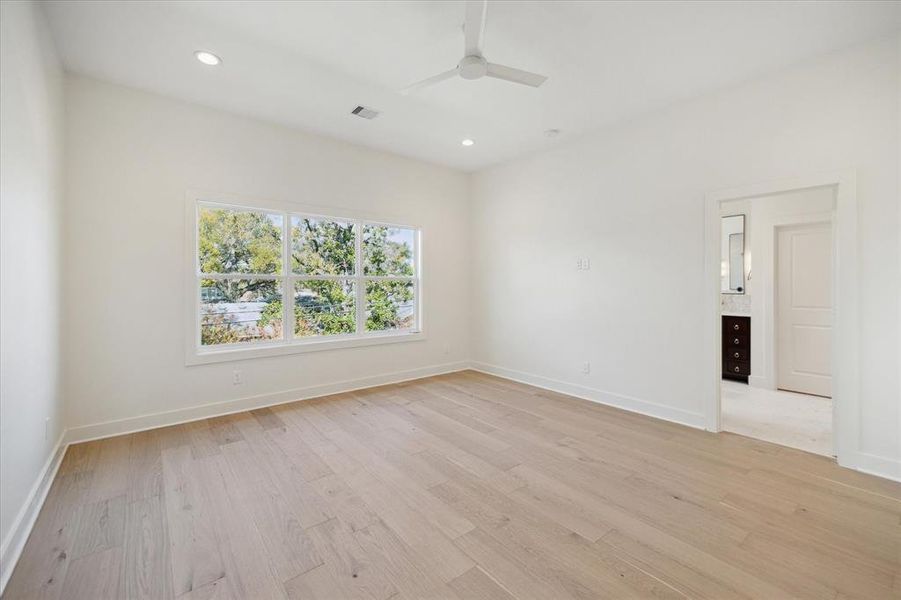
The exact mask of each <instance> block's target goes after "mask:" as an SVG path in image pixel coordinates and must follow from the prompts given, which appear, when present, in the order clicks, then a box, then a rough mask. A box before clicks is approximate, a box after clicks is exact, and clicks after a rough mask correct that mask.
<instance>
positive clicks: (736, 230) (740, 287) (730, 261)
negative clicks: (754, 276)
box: [720, 215, 745, 294]
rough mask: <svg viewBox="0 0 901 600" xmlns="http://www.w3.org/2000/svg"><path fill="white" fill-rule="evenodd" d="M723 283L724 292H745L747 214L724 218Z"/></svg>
mask: <svg viewBox="0 0 901 600" xmlns="http://www.w3.org/2000/svg"><path fill="white" fill-rule="evenodd" d="M721 243H722V253H721V261H722V264H721V284H720V292H722V293H723V294H744V293H745V216H744V215H732V216H730V217H723V219H722V242H721Z"/></svg>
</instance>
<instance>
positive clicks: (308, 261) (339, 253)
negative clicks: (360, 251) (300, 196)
mask: <svg viewBox="0 0 901 600" xmlns="http://www.w3.org/2000/svg"><path fill="white" fill-rule="evenodd" d="M355 262H356V244H355V240H354V224H353V223H343V222H341V221H322V220H319V219H309V218H299V217H293V218H292V219H291V269H292V270H293V272H294V273H296V274H297V275H353V273H354V264H355Z"/></svg>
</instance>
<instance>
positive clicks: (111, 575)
mask: <svg viewBox="0 0 901 600" xmlns="http://www.w3.org/2000/svg"><path fill="white" fill-rule="evenodd" d="M122 591H123V569H122V549H121V548H108V549H107V550H102V551H99V552H95V553H93V554H89V555H87V556H84V557H82V558H79V559H76V560H73V561H72V564H70V565H69V569H68V571H67V572H66V579H65V581H64V582H63V586H62V589H61V594H60V598H61V599H62V600H69V599H72V600H91V599H104V600H105V599H112V598H121V597H122Z"/></svg>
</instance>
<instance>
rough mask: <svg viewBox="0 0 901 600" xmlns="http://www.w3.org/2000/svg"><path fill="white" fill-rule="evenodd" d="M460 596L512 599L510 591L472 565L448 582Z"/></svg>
mask: <svg viewBox="0 0 901 600" xmlns="http://www.w3.org/2000/svg"><path fill="white" fill-rule="evenodd" d="M450 586H451V587H452V588H453V589H454V590H455V591H456V592H457V595H459V596H460V597H461V598H471V599H472V600H514V598H513V596H511V595H510V593H509V592H508V591H507V590H505V589H504V588H502V587H501V586H500V585H498V584H497V582H496V581H494V580H493V579H492V578H491V577H489V576H488V574H487V573H485V571H483V570H482V569H480V568H479V567H473V568H472V569H470V570H468V571H466V572H465V573H463V574H462V575H460V576H459V577H457V578H456V579H454V580H453V581H451V582H450Z"/></svg>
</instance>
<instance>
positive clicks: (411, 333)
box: [185, 194, 425, 365]
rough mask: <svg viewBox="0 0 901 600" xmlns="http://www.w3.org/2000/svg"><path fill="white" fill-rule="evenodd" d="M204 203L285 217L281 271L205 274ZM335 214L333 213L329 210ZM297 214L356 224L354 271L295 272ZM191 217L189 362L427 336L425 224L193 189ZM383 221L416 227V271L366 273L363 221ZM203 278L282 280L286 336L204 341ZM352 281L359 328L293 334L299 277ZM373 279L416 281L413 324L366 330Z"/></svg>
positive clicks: (189, 206) (188, 233)
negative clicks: (201, 234)
mask: <svg viewBox="0 0 901 600" xmlns="http://www.w3.org/2000/svg"><path fill="white" fill-rule="evenodd" d="M203 206H212V207H215V208H224V209H230V210H238V211H252V212H265V213H270V214H278V215H281V216H282V274H280V275H267V274H253V273H233V274H232V273H228V274H213V273H201V271H200V263H199V254H200V253H199V247H198V245H199V239H198V235H197V233H198V232H197V225H198V222H199V215H200V209H201V207H203ZM326 213H330V214H326ZM292 217H300V218H315V219H328V220H337V221H343V222H346V223H353V224H354V232H355V235H354V238H355V252H354V255H355V263H354V274H353V275H297V274H294V273H292V272H291V254H290V248H291V219H292ZM185 222H186V237H185V241H186V252H185V254H186V258H187V260H186V262H187V268H186V272H187V278H186V289H185V299H186V302H185V306H186V322H187V327H188V330H187V337H186V340H187V343H186V345H185V346H186V349H185V363H186V364H187V365H199V364H209V363H216V362H224V361H231V360H244V359H249V358H262V357H267V356H279V355H285V354H297V353H304V352H314V351H321V350H335V349H340V348H354V347H360V346H372V345H378V344H389V343H396V342H411V341H419V340H424V339H425V333H424V331H423V326H422V325H423V318H422V317H423V315H422V228H421V227H418V226H416V225H411V224H409V223H401V222H398V221H397V220H395V219H385V218H379V217H377V216H370V215H361V214H360V213H359V212H358V213H356V214H355V215H351V214H349V213H348V211H343V210H332V209H326V211H323V210H322V209H321V208H315V207H306V206H300V205H296V204H281V205H279V204H278V203H273V202H266V203H265V204H263V203H260V202H257V201H255V200H252V199H247V198H237V199H234V198H223V197H221V196H219V195H217V196H212V197H210V196H196V195H191V194H189V196H188V199H187V201H186V204H185ZM364 225H378V226H387V227H399V228H404V229H412V230H413V232H414V244H413V266H414V274H413V276H411V277H410V276H373V275H364V273H363V253H362V249H363V248H362V243H363V226H364ZM201 279H258V280H259V279H265V280H274V281H278V282H279V285H280V288H281V291H282V305H283V310H284V312H283V314H282V319H283V326H282V331H283V337H282V339H280V340H265V341H257V342H245V343H238V344H219V345H216V346H203V345H201V343H200V339H201V338H200V326H201V319H202V317H201V298H200V280H201ZM324 279H330V280H339V281H351V282H353V284H354V308H355V311H356V332H355V333H347V334H337V335H327V336H311V337H295V334H294V293H293V291H294V287H295V284H296V283H297V282H299V281H309V280H324ZM372 280H402V281H412V282H413V302H414V307H413V310H414V323H413V326H412V327H410V328H406V329H395V330H388V331H371V332H368V331H366V304H365V299H366V282H367V281H372Z"/></svg>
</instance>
